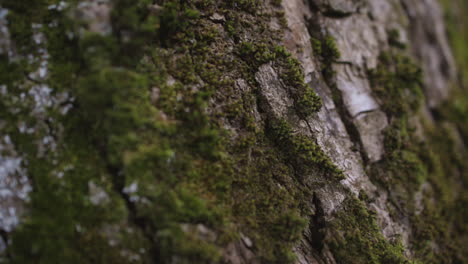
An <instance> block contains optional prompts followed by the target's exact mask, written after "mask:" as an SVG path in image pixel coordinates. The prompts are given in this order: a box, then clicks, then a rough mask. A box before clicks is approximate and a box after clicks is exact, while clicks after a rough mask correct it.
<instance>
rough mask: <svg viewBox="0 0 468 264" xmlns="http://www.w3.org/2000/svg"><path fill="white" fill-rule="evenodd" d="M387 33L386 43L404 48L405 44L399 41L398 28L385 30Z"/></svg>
mask: <svg viewBox="0 0 468 264" xmlns="http://www.w3.org/2000/svg"><path fill="white" fill-rule="evenodd" d="M387 34H388V44H389V45H390V46H392V47H395V48H398V49H402V50H404V49H406V44H405V43H403V42H401V39H400V31H398V29H391V30H389V31H388V32H387Z"/></svg>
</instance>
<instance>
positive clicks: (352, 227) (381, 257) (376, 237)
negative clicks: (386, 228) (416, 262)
mask: <svg viewBox="0 0 468 264" xmlns="http://www.w3.org/2000/svg"><path fill="white" fill-rule="evenodd" d="M342 206H343V207H342V208H341V210H340V211H339V212H338V213H337V214H336V215H335V219H334V220H333V221H332V226H333V230H334V231H333V232H334V234H333V238H332V240H331V241H329V243H330V245H331V250H332V252H333V254H334V257H335V259H336V261H338V262H339V263H376V264H377V263H385V264H387V263H388V264H390V263H410V262H409V261H408V260H407V259H406V258H405V257H404V252H403V247H402V245H400V244H398V243H395V244H393V243H391V242H389V241H387V240H386V239H385V238H384V237H383V235H382V234H381V233H380V228H379V227H378V225H377V223H376V219H375V215H374V214H373V213H372V212H371V211H368V210H367V209H366V207H365V204H364V203H362V202H361V201H359V200H357V199H355V198H348V199H347V200H345V201H344V202H343V204H342Z"/></svg>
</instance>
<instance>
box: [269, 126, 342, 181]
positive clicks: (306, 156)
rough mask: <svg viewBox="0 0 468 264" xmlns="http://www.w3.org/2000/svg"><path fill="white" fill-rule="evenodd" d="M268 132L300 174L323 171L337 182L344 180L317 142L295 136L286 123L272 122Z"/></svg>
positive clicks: (302, 136) (301, 136)
mask: <svg viewBox="0 0 468 264" xmlns="http://www.w3.org/2000/svg"><path fill="white" fill-rule="evenodd" d="M267 131H269V133H271V137H272V139H273V140H274V141H275V142H276V144H278V147H279V148H280V149H282V150H283V152H284V153H285V154H286V155H287V156H288V159H289V160H290V162H292V163H293V164H294V168H295V169H297V170H299V173H300V174H307V173H310V172H311V171H310V170H321V171H322V172H326V173H328V174H330V175H331V176H332V177H333V178H334V179H336V180H341V179H343V178H344V175H343V173H342V172H341V170H339V169H338V168H337V167H336V166H335V165H334V164H333V163H332V162H331V160H330V159H329V158H328V157H327V156H326V155H325V154H324V153H323V152H322V150H321V149H320V147H319V146H318V145H317V144H316V143H315V142H313V141H312V140H311V139H309V138H307V137H306V136H304V135H295V134H294V132H293V130H292V128H291V127H290V125H289V124H288V123H287V122H286V121H284V120H271V121H270V123H269V124H268V127H267Z"/></svg>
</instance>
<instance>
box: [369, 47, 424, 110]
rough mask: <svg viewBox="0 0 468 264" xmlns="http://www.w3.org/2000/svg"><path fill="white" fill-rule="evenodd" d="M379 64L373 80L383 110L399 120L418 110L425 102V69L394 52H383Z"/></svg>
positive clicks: (370, 76)
mask: <svg viewBox="0 0 468 264" xmlns="http://www.w3.org/2000/svg"><path fill="white" fill-rule="evenodd" d="M379 62H380V63H379V65H378V66H377V68H376V69H375V70H371V71H370V72H369V79H370V81H371V85H372V87H373V89H374V92H375V94H376V95H377V97H378V98H380V101H381V102H382V108H383V110H384V111H385V112H386V113H387V114H388V115H391V116H396V117H401V116H403V115H404V114H405V113H408V112H410V111H416V110H418V108H419V106H420V105H421V103H422V99H423V92H422V88H421V85H422V72H421V69H420V68H419V67H417V66H416V65H415V64H414V63H413V62H412V61H411V60H410V59H409V58H408V57H405V56H401V55H397V54H392V53H382V54H381V55H380V56H379Z"/></svg>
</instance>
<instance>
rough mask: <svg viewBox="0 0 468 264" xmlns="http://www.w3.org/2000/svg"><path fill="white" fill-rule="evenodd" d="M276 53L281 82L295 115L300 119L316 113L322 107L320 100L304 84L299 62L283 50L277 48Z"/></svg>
mask: <svg viewBox="0 0 468 264" xmlns="http://www.w3.org/2000/svg"><path fill="white" fill-rule="evenodd" d="M276 53H277V54H278V56H279V66H280V69H281V71H280V74H281V75H280V76H281V80H283V82H284V83H285V84H286V86H288V88H289V92H290V94H291V96H292V98H293V99H294V103H295V108H296V111H297V114H298V115H299V116H300V117H301V118H306V117H308V116H310V115H311V114H313V113H316V112H318V111H319V110H320V108H321V107H322V99H321V98H320V97H319V96H318V95H317V94H316V93H315V92H314V91H313V89H312V88H311V87H310V86H309V85H308V84H306V83H305V81H304V74H303V71H302V68H301V66H300V63H299V61H297V60H296V59H294V58H292V57H291V54H289V53H288V52H286V51H285V50H284V49H281V48H277V49H276Z"/></svg>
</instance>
